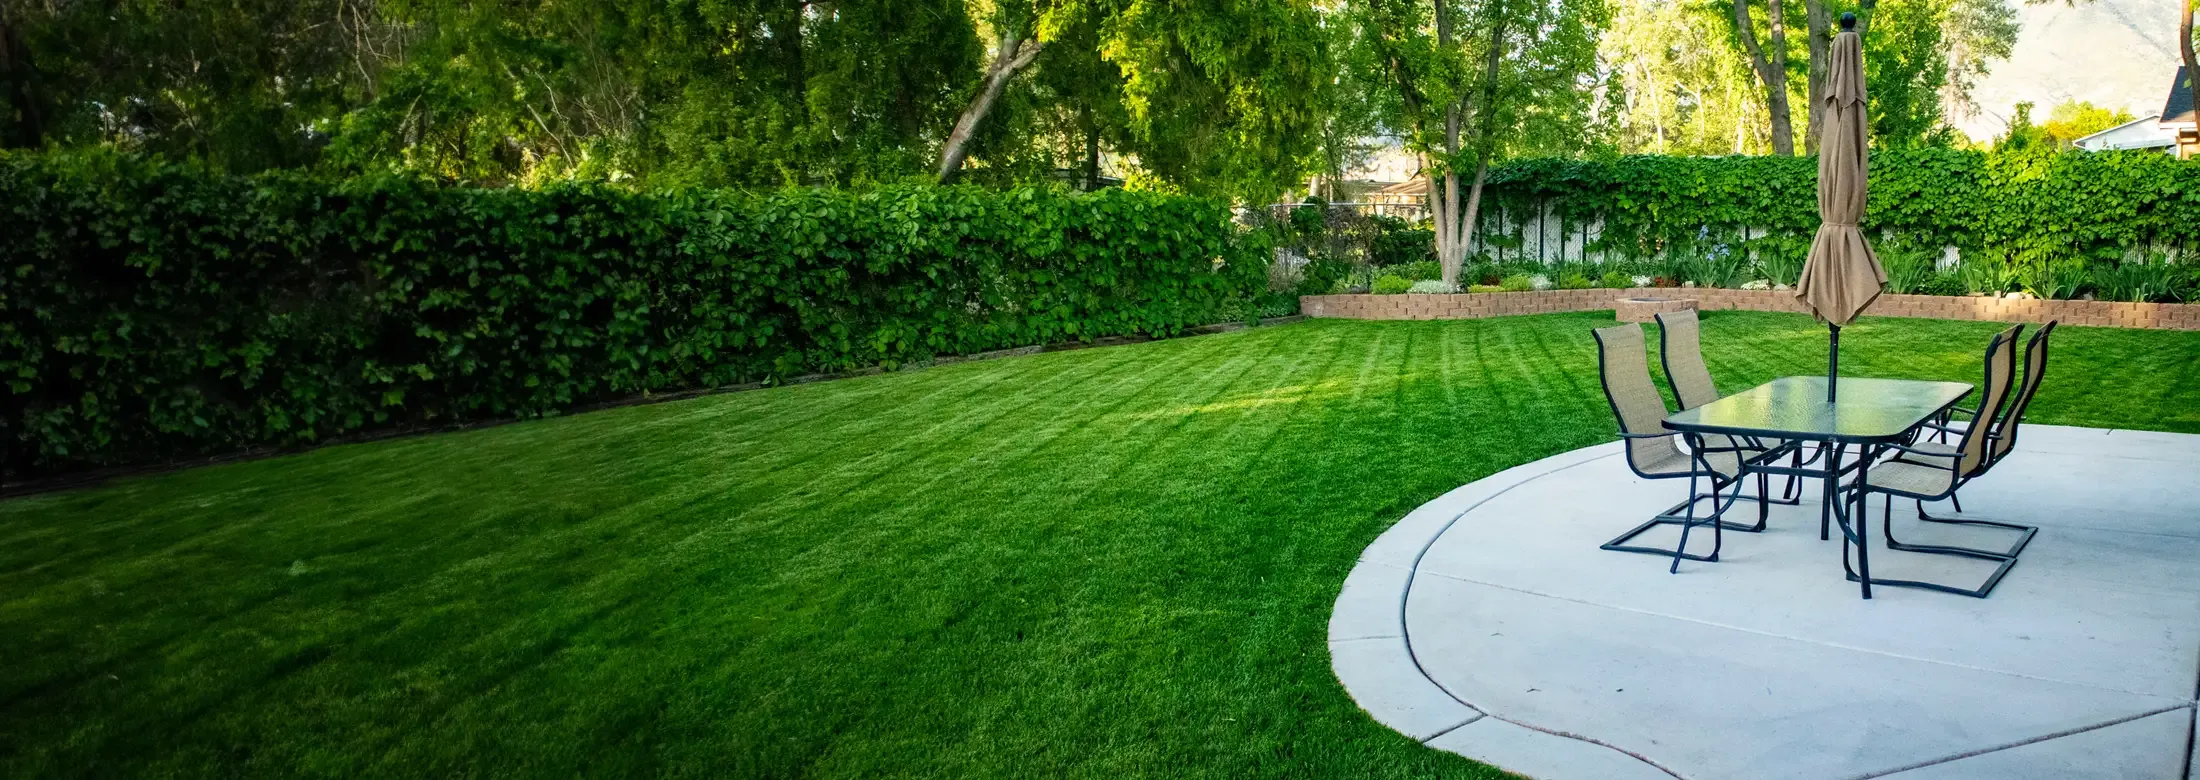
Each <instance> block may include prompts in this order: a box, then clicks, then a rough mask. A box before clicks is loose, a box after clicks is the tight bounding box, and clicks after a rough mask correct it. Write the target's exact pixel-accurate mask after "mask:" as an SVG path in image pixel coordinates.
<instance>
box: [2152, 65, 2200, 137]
mask: <svg viewBox="0 0 2200 780" xmlns="http://www.w3.org/2000/svg"><path fill="white" fill-rule="evenodd" d="M2194 75H2196V74H2191V73H2186V72H2185V69H2184V68H2182V67H2180V68H2178V69H2177V78H2175V79H2172V80H2171V81H2170V82H2169V100H2168V101H2166V102H2165V103H2164V104H2163V105H2162V119H2161V127H2162V129H2163V130H2164V131H2165V132H2167V133H2170V134H2171V135H2172V136H2174V137H2175V138H2176V143H2177V159H2180V160H2188V159H2192V158H2193V157H2196V156H2200V122H2196V120H2195V115H2194V112H2193V105H2192V88H2191V86H2189V85H2190V84H2191V79H2192V77H2193V76H2194Z"/></svg>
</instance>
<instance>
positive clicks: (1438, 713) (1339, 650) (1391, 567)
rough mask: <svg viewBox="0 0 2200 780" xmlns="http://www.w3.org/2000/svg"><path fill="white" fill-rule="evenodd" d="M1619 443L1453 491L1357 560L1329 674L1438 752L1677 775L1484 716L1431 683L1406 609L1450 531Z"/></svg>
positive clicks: (1662, 778)
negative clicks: (1429, 554)
mask: <svg viewBox="0 0 2200 780" xmlns="http://www.w3.org/2000/svg"><path fill="white" fill-rule="evenodd" d="M1619 452H1620V445H1619V443H1618V442H1609V443H1605V444H1598V445H1594V446H1590V447H1584V448H1581V449H1578V450H1573V451H1570V452H1563V453H1559V454H1557V455H1553V456H1550V457H1547V458H1544V459H1542V460H1538V461H1534V462H1531V463H1526V464H1522V465H1519V466H1514V467H1512V468H1509V469H1506V470H1504V471H1500V472H1497V473H1495V474H1492V475H1490V476H1487V477H1484V478H1482V479H1478V480H1475V481H1473V482H1470V483H1467V484H1465V485H1461V486H1459V487H1458V488H1454V489H1453V490H1451V491H1450V492H1448V493H1445V494H1444V495H1442V496H1438V497H1437V498H1436V500H1434V501H1430V502H1428V503H1426V504H1422V505H1421V506H1420V507H1418V508H1416V509H1414V510H1413V511H1412V512H1411V513H1409V514H1407V515H1406V516H1405V517H1404V518H1403V519H1401V520H1399V521H1398V522H1397V523H1396V524H1394V525H1392V526H1391V527H1390V528H1389V529H1388V530H1386V531H1384V532H1383V534H1382V535H1381V536H1379V537H1377V538H1376V540H1375V542H1374V543H1373V544H1370V545H1368V547H1367V549H1366V550H1364V551H1362V552H1361V553H1360V560H1359V563H1358V564H1357V565H1355V566H1353V568H1352V573H1351V574H1350V575H1347V576H1346V577H1345V583H1344V588H1343V589H1342V591H1341V592H1340V593H1339V594H1338V595H1337V602H1336V604H1335V606H1334V607H1333V608H1332V610H1331V612H1330V619H1329V659H1330V668H1331V670H1332V671H1334V672H1335V673H1336V675H1337V680H1338V681H1339V682H1340V683H1342V684H1343V685H1344V688H1345V691H1346V692H1347V693H1348V694H1350V695H1351V696H1352V700H1353V701H1354V702H1355V703H1357V704H1359V705H1360V708H1361V709H1362V710H1365V711H1366V712H1367V713H1368V715H1369V716H1370V717H1373V718H1374V719H1375V720H1376V722H1378V723H1381V724H1383V725H1385V726H1389V727H1391V728H1392V729H1395V730H1397V731H1399V732H1400V733H1403V734H1405V735H1406V736H1409V737H1412V738H1413V739H1415V740H1416V741H1419V742H1421V743H1423V744H1426V745H1429V746H1430V747H1434V748H1437V749H1440V750H1445V751H1448V752H1452V753H1457V754H1459V755H1462V756H1466V757H1468V758H1472V759H1475V760H1477V761H1481V762H1483V763H1487V764H1491V765H1493V766H1497V767H1499V768H1502V769H1505V770H1507V771H1513V772H1522V773H1526V774H1528V775H1531V776H1543V775H1551V776H1569V777H1570V776H1581V777H1610V778H1637V777H1639V778H1649V779H1650V780H1670V778H1674V777H1678V775H1676V774H1674V773H1673V772H1671V771H1669V770H1667V769H1665V768H1664V767H1660V766H1658V765H1656V764H1655V763H1653V762H1650V761H1649V760H1648V759H1645V758H1643V757H1642V756H1638V755H1635V754H1633V753H1630V752H1627V751H1625V750H1622V749H1620V748H1617V747H1613V746H1611V745H1606V744H1603V743H1600V742H1597V741H1594V740H1591V739H1588V738H1586V737H1582V736H1579V735H1573V734H1565V733H1561V732H1555V731H1551V730H1547V729H1542V728H1538V727H1536V726H1534V725H1532V724H1527V723H1521V722H1518V721H1516V720H1513V719H1510V718H1507V717H1505V716H1504V715H1503V714H1500V713H1490V712H1485V711H1483V710H1481V709H1479V708H1476V707H1475V706H1473V705H1471V704H1468V703H1467V702H1465V701H1463V700H1461V699H1460V698H1459V697H1457V696H1454V695H1452V693H1451V692H1449V691H1447V690H1445V689H1444V688H1443V686H1442V685H1439V684H1437V683H1436V681H1435V680H1433V679H1430V677H1429V676H1428V674H1427V673H1426V672H1425V671H1423V670H1422V668H1421V665H1420V662H1419V661H1418V660H1417V659H1415V658H1414V656H1413V648H1412V645H1411V644H1410V643H1409V641H1408V637H1407V633H1406V626H1405V603H1406V597H1407V595H1408V593H1410V592H1411V590H1412V587H1413V577H1414V572H1415V568H1416V566H1417V564H1418V563H1419V562H1420V558H1421V556H1422V554H1423V553H1425V552H1426V551H1427V550H1428V548H1429V546H1430V545H1432V544H1434V543H1435V542H1436V539H1437V538H1438V537H1441V536H1443V534H1444V532H1445V531H1447V530H1449V529H1450V528H1451V526H1452V524H1454V523H1456V522H1458V521H1459V519H1460V518H1462V517H1465V516H1466V515H1467V513H1469V512H1472V511H1474V509H1475V508H1476V507H1479V506H1481V505H1482V504H1483V503H1484V502H1487V501H1489V500H1490V499H1492V498H1496V497H1497V496H1500V495H1503V494H1504V493H1505V492H1506V491H1508V490H1511V489H1513V488H1514V487H1518V486H1520V485H1523V484H1526V483H1528V482H1530V481H1533V480H1535V479H1537V478H1539V477H1543V476H1547V475H1550V474H1553V473H1556V472H1559V471H1563V470H1566V469H1569V468H1573V467H1575V466H1580V465H1582V464H1585V463H1589V462H1592V461H1595V460H1598V459H1601V458H1607V457H1612V456H1614V455H1618V454H1619Z"/></svg>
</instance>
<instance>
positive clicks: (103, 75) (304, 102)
mask: <svg viewBox="0 0 2200 780" xmlns="http://www.w3.org/2000/svg"><path fill="white" fill-rule="evenodd" d="M404 39H405V35H404V31H403V30H402V29H400V28H397V27H395V26H393V25H390V24H389V23H388V22H387V21H386V20H385V19H383V18H382V15H381V14H380V13H378V12H377V10H376V7H375V4H374V3H372V2H369V1H367V0H112V1H111V2H23V1H22V0H6V1H5V2H0V101H5V104H4V105H5V108H4V111H0V117H4V119H5V120H6V122H5V129H4V130H0V142H4V143H6V144H8V145H11V146H42V145H46V144H55V145H61V146H72V145H90V144H107V145H112V146H115V147H119V148H123V149H130V150H136V151H144V152H150V153H157V154H165V155H170V156H176V157H188V158H194V159H200V160H205V161H207V162H210V163H212V164H215V165H218V166H222V167H226V168H231V169H236V170H260V169H264V168H271V167H282V166H294V165H300V164H304V163H307V162H310V161H312V160H313V159H314V158H315V157H316V156H317V154H318V151H319V148H320V145H321V143H322V142H324V141H325V136H323V135H322V130H323V129H324V128H325V127H326V126H327V125H328V123H329V122H331V121H332V120H333V119H334V118H336V117H337V116H339V115H341V113H342V112H343V111H344V110H345V109H347V108H348V107H350V106H352V105H355V104H357V103H358V102H360V101H362V100H366V99H371V97H372V96H373V95H374V94H375V93H376V82H377V78H378V75H379V74H380V73H381V71H382V70H383V67H384V64H385V63H386V62H387V60H388V59H389V58H390V57H392V56H394V55H395V52H396V50H397V49H399V48H401V47H402V46H403V44H404Z"/></svg>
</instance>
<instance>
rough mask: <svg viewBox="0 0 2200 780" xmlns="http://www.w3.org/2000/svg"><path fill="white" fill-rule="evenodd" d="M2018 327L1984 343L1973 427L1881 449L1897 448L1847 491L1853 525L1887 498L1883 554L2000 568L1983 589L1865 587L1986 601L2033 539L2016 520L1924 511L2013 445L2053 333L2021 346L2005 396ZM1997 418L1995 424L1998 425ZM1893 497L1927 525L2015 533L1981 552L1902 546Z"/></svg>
mask: <svg viewBox="0 0 2200 780" xmlns="http://www.w3.org/2000/svg"><path fill="white" fill-rule="evenodd" d="M2023 329H2024V326H2022V325H2018V326H2016V327H2012V328H2010V329H2008V330H2005V331H2002V332H2001V333H1999V334H1996V335H1995V336H1994V338H1993V341H1991V342H1989V343H1988V345H1987V348H1986V365H1985V375H1986V378H1985V382H1984V383H1983V384H1981V385H1980V386H1979V404H1978V407H1977V408H1976V409H1975V410H1973V417H1972V423H1971V425H1969V426H1967V427H1964V428H1962V429H1949V430H1947V431H1946V432H1947V433H1950V434H1953V435H1956V436H1957V437H1958V438H1957V440H1956V442H1955V443H1954V444H1945V443H1932V442H1918V443H1912V444H1907V445H1904V444H1896V445H1888V447H1889V449H1892V450H1895V451H1896V454H1895V455H1894V457H1892V458H1888V459H1886V460H1883V461H1880V462H1878V463H1876V464H1874V465H1873V466H1872V467H1871V468H1870V470H1868V471H1867V472H1866V473H1865V475H1864V480H1863V482H1862V484H1860V485H1858V486H1857V487H1856V488H1854V490H1855V491H1856V495H1854V496H1853V499H1854V500H1855V506H1856V511H1855V512H1853V513H1852V515H1853V516H1854V517H1855V518H1856V521H1857V522H1859V523H1862V522H1865V517H1864V507H1865V506H1866V503H1865V502H1866V501H1868V500H1870V497H1871V494H1873V493H1879V494H1881V495H1884V496H1886V501H1885V504H1884V505H1883V507H1882V510H1881V523H1882V525H1881V533H1882V535H1883V536H1884V538H1885V539H1886V540H1887V547H1888V548H1889V549H1894V550H1902V551H1906V552H1918V553H1929V554H1934V555H1954V556H1961V557H1966V558H1978V559H1982V560H1989V561H1998V562H2000V564H2001V565H2000V566H1998V567H1996V568H1995V569H1994V572H1993V574H1991V575H1989V576H1988V577H1987V578H1986V581H1985V583H1984V584H1982V585H1980V586H1979V587H1977V588H1972V589H1964V588H1957V587H1951V586H1948V585H1942V584H1939V583H1932V582H1919V581H1913V580H1869V581H1868V582H1866V586H1867V587H1868V586H1869V585H1870V584H1871V583H1877V584H1882V585H1903V586H1909V587H1920V588H1928V589H1931V590H1938V591H1943V592H1946V593H1955V594H1959V595H1964V596H1972V597H1975V598H1985V597H1986V596H1987V595H1988V594H1990V593H1992V592H1993V590H1994V586H1996V585H1999V584H2000V583H2001V579H2002V577H2003V576H2004V575H2007V574H2008V573H2009V569H2010V567H2012V566H2015V565H2016V563H2017V555H2018V554H2020V553H2022V552H2024V547H2025V545H2027V544H2030V543H2031V541H2032V536H2033V535H2034V534H2036V533H2038V532H2039V529H2038V528H2035V527H2033V526H2028V525H2018V524H2015V523H2002V522H1995V521H1991V520H1972V519H1945V518H1935V517H1931V516H1928V515H1926V514H1925V509H1924V507H1925V502H1927V501H1939V500H1942V499H1952V498H1954V497H1955V493H1956V490H1957V489H1959V488H1961V487H1963V486H1964V485H1965V484H1967V483H1969V482H1970V481H1971V480H1973V479H1977V478H1978V477H1980V476H1983V475H1985V474H1986V472H1987V471H1988V470H1989V469H1992V468H1993V466H1994V464H1996V463H1998V462H2000V460H2001V458H2002V457H2003V456H2005V455H2007V454H2008V453H2009V452H2010V448H2011V447H2013V446H2014V445H2015V443H2016V433H2017V424H2018V422H2019V421H2020V420H2022V419H2023V416H2024V409H2025V407H2026V406H2027V405H2029V404H2030V403H2031V401H2032V395H2033V394H2034V393H2036V392H2038V390H2039V385H2040V379H2041V378H2042V377H2043V372H2044V371H2045V370H2046V366H2047V336H2048V334H2050V333H2052V332H2053V331H2054V325H2053V323H2050V324H2049V325H2048V326H2047V327H2043V328H2041V329H2040V331H2039V332H2038V333H2036V334H2033V336H2032V340H2031V342H2029V343H2028V344H2027V345H2026V348H2025V363H2026V365H2025V378H2024V383H2023V386H2022V388H2021V389H2020V390H2018V391H2017V393H2016V394H2015V395H2014V396H2013V397H2012V396H2011V394H2010V389H2011V387H2010V386H2011V384H2012V382H2013V380H2014V379H2015V377H2016V372H2017V363H2016V340H2017V335H2018V334H2019V332H2021V331H2022V330H2023ZM1997 421H1999V423H1998V424H1997ZM1896 496H1900V497H1903V498H1908V499H1912V500H1915V501H1916V502H1917V504H1918V517H1919V519H1921V520H1924V521H1926V522H1932V523H1943V524H1950V525H1967V526H1984V527H1993V528H2003V529H2008V530H2012V531H2017V532H2019V535H2018V537H2017V539H2016V541H2015V542H2014V543H2013V544H2011V545H2010V546H2009V548H2008V549H2007V550H1981V549H1977V548H1971V547H1955V546H1949V545H1930V544H1909V543H1904V542H1902V541H1900V540H1898V539H1896V538H1895V536H1894V499H1895V497H1896ZM1847 553H1848V548H1847V547H1846V546H1843V548H1842V564H1843V566H1846V565H1847V562H1848V554H1847ZM1850 577H1851V579H1857V580H1859V581H1865V580H1868V574H1867V576H1865V577H1858V576H1857V574H1856V572H1854V571H1853V570H1852V571H1851V572H1850Z"/></svg>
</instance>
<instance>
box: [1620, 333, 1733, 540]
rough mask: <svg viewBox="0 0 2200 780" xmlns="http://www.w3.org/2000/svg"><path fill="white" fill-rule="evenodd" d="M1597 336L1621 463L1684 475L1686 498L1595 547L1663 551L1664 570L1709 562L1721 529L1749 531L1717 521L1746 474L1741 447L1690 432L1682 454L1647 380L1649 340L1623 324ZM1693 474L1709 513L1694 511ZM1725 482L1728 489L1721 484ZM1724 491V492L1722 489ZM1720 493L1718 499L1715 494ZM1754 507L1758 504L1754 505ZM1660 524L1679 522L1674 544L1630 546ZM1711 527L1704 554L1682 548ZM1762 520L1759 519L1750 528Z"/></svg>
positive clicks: (1652, 473)
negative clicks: (1621, 445)
mask: <svg viewBox="0 0 2200 780" xmlns="http://www.w3.org/2000/svg"><path fill="white" fill-rule="evenodd" d="M1595 335H1596V340H1597V373H1598V375H1599V376H1600V377H1601V381H1602V383H1603V385H1604V400H1605V401H1606V402H1607V403H1609V404H1610V405H1611V407H1612V416H1613V417H1615V418H1617V419H1618V421H1619V435H1620V439H1621V440H1623V441H1625V442H1626V443H1627V448H1626V452H1627V467H1628V469H1630V470H1632V471H1634V472H1635V475H1636V476H1639V477H1642V478H1643V479H1683V478H1685V479H1687V480H1688V496H1689V497H1688V499H1687V500H1684V501H1682V502H1681V503H1679V504H1677V505H1675V506H1674V507H1673V508H1671V509H1668V510H1666V511H1665V512H1663V513H1660V514H1659V515H1657V516H1656V517H1652V518H1650V519H1649V520H1648V521H1646V522H1644V523H1643V524H1642V525H1639V526H1636V527H1635V528H1634V529H1633V530H1630V531H1628V532H1627V533H1624V534H1620V535H1619V537H1618V538H1615V539H1613V540H1611V541H1609V542H1605V543H1604V544H1603V545H1601V546H1600V547H1601V549H1605V550H1615V551H1619V552H1635V553H1647V554H1650V555H1669V556H1672V558H1673V564H1672V565H1671V566H1670V567H1668V568H1667V569H1666V571H1668V572H1674V573H1678V572H1679V571H1680V566H1681V561H1683V560H1690V561H1704V562H1715V561H1717V560H1719V549H1720V547H1721V546H1722V545H1723V544H1724V543H1725V536H1724V535H1723V533H1722V531H1724V530H1735V531H1749V530H1751V529H1750V528H1749V527H1747V526H1741V525H1735V524H1731V523H1728V522H1725V521H1723V520H1721V519H1720V518H1721V517H1722V516H1723V515H1725V514H1726V510H1727V509H1729V508H1731V507H1732V506H1733V505H1734V500H1735V498H1736V497H1738V496H1740V495H1741V492H1742V488H1741V485H1742V478H1743V477H1744V476H1747V475H1748V473H1749V472H1748V470H1747V461H1746V460H1745V456H1744V455H1743V453H1742V451H1741V448H1739V447H1734V446H1726V447H1715V446H1712V445H1710V444H1709V443H1708V442H1705V441H1702V440H1701V439H1700V438H1697V437H1690V438H1691V441H1689V449H1688V451H1686V452H1683V451H1682V450H1681V448H1680V447H1678V446H1676V445H1675V444H1674V443H1673V439H1674V436H1675V434H1674V433H1673V432H1672V431H1668V430H1666V429H1665V424H1664V421H1665V415H1666V409H1665V398H1664V397H1663V396H1660V395H1659V394H1658V388H1657V385H1656V384H1654V383H1653V382H1652V381H1651V379H1650V359H1649V346H1648V344H1647V342H1646V341H1645V340H1644V338H1643V335H1642V326H1640V325H1636V324H1633V323H1629V324H1626V325H1618V326H1614V327H1609V328H1598V329H1597V330H1596V331H1595ZM1697 480H1707V481H1708V482H1709V483H1710V485H1711V491H1710V493H1709V496H1710V498H1711V499H1712V502H1711V506H1712V509H1711V513H1710V514H1709V515H1706V516H1704V517H1697V516H1696V504H1698V503H1700V501H1701V499H1702V498H1703V496H1702V495H1699V494H1698V493H1697V492H1696V485H1697ZM1730 488H1731V491H1729V489H1730ZM1728 492H1731V495H1722V494H1723V493H1728ZM1722 499H1723V500H1722ZM1760 511H1761V510H1760ZM1660 525H1678V526H1680V527H1681V539H1680V543H1679V544H1678V545H1676V546H1674V548H1673V549H1670V550H1667V549H1662V548H1657V547H1645V546H1638V545H1632V544H1630V543H1629V542H1631V541H1632V540H1633V539H1634V538H1635V537H1636V536H1639V535H1641V534H1642V533H1643V532H1645V531H1648V530H1650V529H1652V528H1655V527H1658V526H1660ZM1700 525H1709V526H1711V552H1710V554H1708V555H1698V554H1691V553H1689V552H1688V535H1689V532H1690V531H1692V530H1694V529H1695V528H1696V527H1697V526H1700ZM1763 525H1764V521H1763V519H1762V518H1759V520H1758V527H1759V528H1760V529H1761V528H1762V527H1763Z"/></svg>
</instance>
